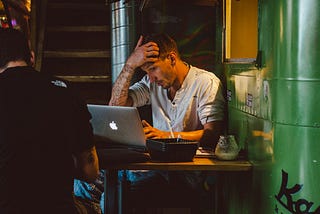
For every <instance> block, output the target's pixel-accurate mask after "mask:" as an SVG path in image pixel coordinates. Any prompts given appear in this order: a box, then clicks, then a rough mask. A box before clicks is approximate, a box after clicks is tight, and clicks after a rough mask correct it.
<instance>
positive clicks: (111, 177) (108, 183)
mask: <svg viewBox="0 0 320 214" xmlns="http://www.w3.org/2000/svg"><path fill="white" fill-rule="evenodd" d="M117 184H118V170H105V171H104V195H105V198H104V212H105V213H108V214H115V213H117V212H118V210H117V209H118V200H117V199H118V194H117Z"/></svg>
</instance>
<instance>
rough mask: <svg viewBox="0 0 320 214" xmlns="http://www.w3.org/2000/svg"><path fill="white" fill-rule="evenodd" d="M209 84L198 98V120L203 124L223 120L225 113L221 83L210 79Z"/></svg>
mask: <svg viewBox="0 0 320 214" xmlns="http://www.w3.org/2000/svg"><path fill="white" fill-rule="evenodd" d="M211 81H212V82H211V84H207V85H206V86H205V87H204V88H203V89H202V93H201V94H200V96H199V102H198V103H199V109H198V113H199V119H200V121H201V123H202V125H203V124H206V123H208V122H212V121H219V120H223V118H224V111H225V99H224V96H223V89H222V85H221V82H220V81H219V80H217V79H211Z"/></svg>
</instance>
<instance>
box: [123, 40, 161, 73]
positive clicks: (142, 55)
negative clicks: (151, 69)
mask: <svg viewBox="0 0 320 214" xmlns="http://www.w3.org/2000/svg"><path fill="white" fill-rule="evenodd" d="M142 41H143V37H142V36H140V38H139V40H138V43H137V45H136V47H135V49H134V51H133V52H132V54H131V55H130V56H129V58H128V59H127V62H126V64H127V65H129V66H130V67H131V68H133V69H136V68H138V67H140V66H142V65H143V64H145V63H150V62H151V63H153V62H156V61H157V60H159V47H158V45H157V44H156V43H154V42H148V43H146V44H142Z"/></svg>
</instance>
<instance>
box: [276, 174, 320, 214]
mask: <svg viewBox="0 0 320 214" xmlns="http://www.w3.org/2000/svg"><path fill="white" fill-rule="evenodd" d="M302 186H303V185H302V184H295V185H294V186H293V187H291V188H290V187H288V173H287V172H285V171H284V170H282V182H281V187H280V190H279V193H278V194H277V195H275V197H276V199H277V201H278V202H279V203H280V204H281V205H282V206H283V207H284V208H286V209H287V210H288V211H290V212H291V213H294V214H320V206H318V208H316V209H314V207H315V206H313V205H314V203H313V202H312V201H308V200H307V199H304V198H300V199H298V200H295V199H293V196H294V195H295V194H296V193H298V192H299V191H300V190H302ZM275 210H276V213H278V207H277V206H276V209H275ZM312 210H314V211H312Z"/></svg>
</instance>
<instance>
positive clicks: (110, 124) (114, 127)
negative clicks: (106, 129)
mask: <svg viewBox="0 0 320 214" xmlns="http://www.w3.org/2000/svg"><path fill="white" fill-rule="evenodd" d="M109 126H110V128H111V129H112V130H118V126H117V124H116V123H115V122H114V121H112V122H111V123H109Z"/></svg>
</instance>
